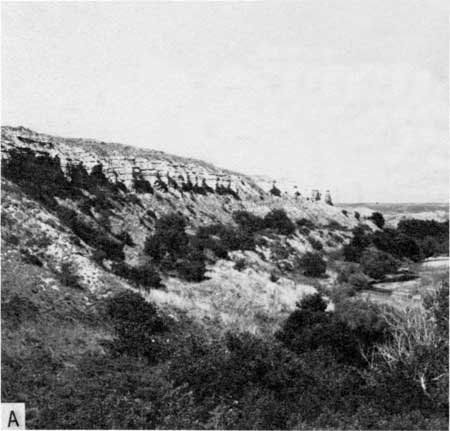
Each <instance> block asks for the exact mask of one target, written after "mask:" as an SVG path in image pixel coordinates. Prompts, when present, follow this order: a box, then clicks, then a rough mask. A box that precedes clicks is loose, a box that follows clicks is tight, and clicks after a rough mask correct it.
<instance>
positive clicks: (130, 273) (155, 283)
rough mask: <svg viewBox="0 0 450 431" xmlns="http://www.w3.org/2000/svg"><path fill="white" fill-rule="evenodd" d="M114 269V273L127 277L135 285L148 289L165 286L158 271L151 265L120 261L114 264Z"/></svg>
mask: <svg viewBox="0 0 450 431" xmlns="http://www.w3.org/2000/svg"><path fill="white" fill-rule="evenodd" d="M112 270H113V272H114V274H116V275H118V276H120V277H123V278H126V279H128V280H129V281H131V282H132V283H133V284H134V285H135V286H137V287H142V288H144V289H146V290H149V289H152V288H153V289H161V288H163V287H164V285H163V284H162V283H161V277H160V275H159V274H158V272H157V271H156V270H154V269H153V268H151V267H149V266H140V267H133V266H130V265H127V264H126V263H124V262H118V263H114V264H113V267H112Z"/></svg>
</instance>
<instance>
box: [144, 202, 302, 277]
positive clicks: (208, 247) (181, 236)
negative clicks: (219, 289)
mask: <svg viewBox="0 0 450 431" xmlns="http://www.w3.org/2000/svg"><path fill="white" fill-rule="evenodd" d="M233 219H234V221H235V222H236V224H237V227H235V226H232V225H224V224H220V223H216V224H212V225H208V226H201V227H200V228H198V230H197V232H196V233H195V234H194V235H189V234H188V233H187V232H186V228H187V223H186V219H185V217H184V216H182V215H180V214H177V213H170V214H166V215H164V216H162V217H161V218H160V219H158V220H157V221H156V224H155V231H154V233H153V234H152V235H150V236H148V237H147V239H146V241H145V245H144V250H145V252H146V253H147V254H148V255H149V256H150V257H151V258H152V260H153V262H154V263H155V265H157V266H159V267H160V268H161V269H163V270H165V271H176V272H177V274H178V275H179V276H181V277H182V278H183V279H185V280H187V281H201V280H203V279H204V275H205V272H206V261H207V255H208V251H210V252H212V253H213V254H214V255H215V256H216V257H217V258H221V259H226V258H228V252H230V251H235V250H254V249H255V247H256V242H255V236H256V234H257V233H258V232H260V231H262V230H265V229H269V230H271V231H273V232H276V233H278V234H280V235H290V234H292V233H293V232H294V231H295V225H294V223H293V222H292V221H291V220H290V219H289V217H288V216H287V215H286V213H285V211H283V210H273V211H270V212H269V213H268V214H266V216H265V217H264V218H262V217H258V216H256V215H254V214H251V213H249V212H247V211H236V212H234V213H233Z"/></svg>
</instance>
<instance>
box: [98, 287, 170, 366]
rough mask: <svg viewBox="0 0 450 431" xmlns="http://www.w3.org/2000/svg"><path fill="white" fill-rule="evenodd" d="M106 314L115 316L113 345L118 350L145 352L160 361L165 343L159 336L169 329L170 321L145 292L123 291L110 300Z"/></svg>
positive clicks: (119, 351) (113, 319)
mask: <svg viewBox="0 0 450 431" xmlns="http://www.w3.org/2000/svg"><path fill="white" fill-rule="evenodd" d="M106 314H107V316H108V317H109V318H110V319H111V321H112V324H113V327H114V331H115V335H116V339H115V340H114V342H113V344H111V345H110V347H111V348H112V349H113V350H114V351H115V352H117V353H119V354H123V353H126V354H128V355H130V356H143V357H145V358H146V359H147V360H148V361H149V362H156V361H157V360H158V359H159V358H160V355H161V353H162V350H163V346H162V343H161V342H160V340H159V339H158V338H157V337H156V335H159V334H161V333H164V332H166V331H168V322H167V321H165V320H164V319H163V318H162V317H161V316H159V315H158V312H157V310H156V308H155V307H154V306H153V305H152V304H150V303H148V302H146V301H145V300H144V299H143V298H142V296H141V295H139V294H137V293H134V292H131V291H123V292H120V293H118V294H116V295H115V296H113V297H112V298H109V299H108V300H107V301H106Z"/></svg>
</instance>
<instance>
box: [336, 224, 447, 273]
mask: <svg viewBox="0 0 450 431" xmlns="http://www.w3.org/2000/svg"><path fill="white" fill-rule="evenodd" d="M448 228H449V223H448V221H446V222H437V221H435V220H431V221H429V220H415V219H410V220H402V221H400V223H399V224H398V226H397V228H396V229H392V228H385V229H383V230H379V231H377V232H371V231H367V230H365V229H364V228H363V227H361V226H358V227H356V228H355V229H353V238H352V240H351V242H350V243H349V244H347V245H346V246H345V247H344V257H345V259H346V260H347V261H351V262H360V263H363V261H364V265H363V266H365V267H366V268H367V269H368V270H369V271H370V272H371V273H374V271H375V272H381V273H382V274H381V275H384V274H386V273H387V272H386V271H393V270H395V269H396V268H397V267H398V266H399V263H398V261H400V260H402V259H409V260H411V261H414V262H418V261H420V260H421V259H423V258H426V257H430V256H434V255H440V254H447V255H448V235H449V230H448ZM388 261H389V262H388ZM395 261H397V263H396V264H395ZM376 266H378V267H379V268H380V269H379V270H376V269H374V268H375V267H376ZM382 267H383V268H385V271H383V270H382V269H381V268H382ZM369 268H372V269H369ZM366 273H367V274H368V275H371V274H369V273H368V272H366ZM371 276H373V275H371Z"/></svg>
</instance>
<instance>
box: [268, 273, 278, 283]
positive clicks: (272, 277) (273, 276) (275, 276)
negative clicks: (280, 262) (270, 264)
mask: <svg viewBox="0 0 450 431" xmlns="http://www.w3.org/2000/svg"><path fill="white" fill-rule="evenodd" d="M279 279H280V276H279V275H278V274H277V273H276V272H274V271H272V272H271V273H270V281H271V282H272V283H276V282H277V281H278V280H279Z"/></svg>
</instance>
